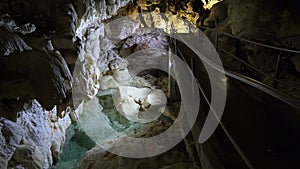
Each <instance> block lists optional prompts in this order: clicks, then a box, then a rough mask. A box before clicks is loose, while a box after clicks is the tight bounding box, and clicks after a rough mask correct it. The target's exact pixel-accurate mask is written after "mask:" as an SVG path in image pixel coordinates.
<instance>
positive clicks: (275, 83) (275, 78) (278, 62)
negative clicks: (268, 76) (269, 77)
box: [273, 52, 282, 89]
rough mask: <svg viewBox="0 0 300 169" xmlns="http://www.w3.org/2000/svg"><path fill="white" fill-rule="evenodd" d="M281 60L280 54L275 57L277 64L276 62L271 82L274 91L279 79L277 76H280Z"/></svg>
mask: <svg viewBox="0 0 300 169" xmlns="http://www.w3.org/2000/svg"><path fill="white" fill-rule="evenodd" d="M281 60H282V53H281V52H280V53H279V55H278V56H277V62H276V70H275V77H274V81H273V87H274V88H275V89H276V88H277V86H278V81H277V80H278V79H279V74H280V64H281Z"/></svg>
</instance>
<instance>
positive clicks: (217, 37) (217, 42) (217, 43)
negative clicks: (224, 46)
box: [215, 31, 219, 52]
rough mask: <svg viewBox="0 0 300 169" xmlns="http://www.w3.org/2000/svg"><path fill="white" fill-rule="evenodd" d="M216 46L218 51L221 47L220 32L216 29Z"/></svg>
mask: <svg viewBox="0 0 300 169" xmlns="http://www.w3.org/2000/svg"><path fill="white" fill-rule="evenodd" d="M215 48H216V51H217V52H218V48H219V32H218V31H216V37H215Z"/></svg>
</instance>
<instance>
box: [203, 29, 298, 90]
mask: <svg viewBox="0 0 300 169" xmlns="http://www.w3.org/2000/svg"><path fill="white" fill-rule="evenodd" d="M200 27H201V28H206V29H209V30H212V31H215V32H216V35H215V47H216V49H217V50H220V51H222V52H224V53H226V54H228V55H230V56H231V57H233V58H234V59H235V60H237V61H239V62H240V63H242V64H244V65H246V66H247V67H249V68H251V69H253V70H255V71H257V72H259V73H260V74H262V75H264V76H268V74H267V73H265V72H262V71H261V70H259V69H257V68H256V67H254V66H253V65H251V64H249V63H247V62H245V61H243V60H241V59H239V58H238V57H237V56H235V55H234V54H232V53H230V52H228V51H226V50H225V49H223V48H220V47H219V36H220V35H225V36H228V37H230V38H233V39H236V40H240V41H245V42H248V43H251V44H255V45H259V46H262V47H266V48H270V49H274V50H278V51H280V54H279V55H278V56H277V57H278V58H277V62H276V71H275V77H270V78H271V79H272V80H273V87H274V88H277V84H278V83H280V84H282V85H285V86H287V87H290V88H293V89H296V90H299V91H300V88H299V87H296V86H293V85H291V84H289V83H286V82H284V81H282V80H279V74H280V69H279V67H280V64H281V60H282V55H281V54H282V52H290V53H295V54H300V51H298V50H292V49H286V48H281V47H276V46H272V45H267V44H263V43H259V42H255V41H251V40H248V39H244V38H241V37H237V36H234V35H231V34H229V33H225V32H221V31H218V30H216V29H211V28H207V27H203V26H200Z"/></svg>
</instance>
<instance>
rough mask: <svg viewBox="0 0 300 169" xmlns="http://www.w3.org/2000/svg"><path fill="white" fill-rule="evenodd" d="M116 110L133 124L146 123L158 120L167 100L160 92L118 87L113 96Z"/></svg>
mask: <svg viewBox="0 0 300 169" xmlns="http://www.w3.org/2000/svg"><path fill="white" fill-rule="evenodd" d="M113 100H114V104H115V107H116V109H117V110H118V111H119V113H120V114H121V115H123V116H124V117H125V118H127V119H128V120H130V121H133V122H141V123H147V122H150V121H153V120H155V119H156V118H158V117H159V116H160V115H161V113H163V111H164V109H165V105H166V103H167V99H166V96H165V94H164V93H163V92H162V91H161V90H151V89H149V88H136V87H130V86H121V87H118V89H117V92H116V93H114V94H113Z"/></svg>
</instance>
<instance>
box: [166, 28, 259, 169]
mask: <svg viewBox="0 0 300 169" xmlns="http://www.w3.org/2000/svg"><path fill="white" fill-rule="evenodd" d="M173 31H174V30H171V31H170V39H171V40H172V42H173V43H174V44H176V39H175V38H172V35H171V34H172V33H173ZM175 50H178V53H179V55H180V56H181V58H182V59H183V61H184V62H185V63H187V61H186V59H185V57H184V55H183V53H182V52H181V50H180V49H178V48H177V49H175ZM191 64H193V63H191ZM193 73H194V72H193ZM196 83H197V86H198V88H199V90H200V92H201V93H202V95H203V97H204V99H205V101H206V103H207V104H208V106H209V107H210V108H211V110H212V112H213V113H214V115H215V117H216V118H217V119H218V116H217V115H216V113H215V111H214V108H213V107H212V106H211V105H210V101H209V99H208V97H207V95H206V93H205V92H204V90H203V87H202V86H201V84H200V82H199V81H198V79H196ZM219 124H220V126H221V128H222V129H223V131H224V132H225V134H226V136H227V137H228V138H229V140H230V142H231V143H232V145H233V146H234V148H235V149H236V150H237V152H238V153H239V155H240V156H241V158H242V159H243V160H244V162H245V164H246V165H247V166H248V167H249V169H255V168H254V167H253V165H252V163H251V162H250V160H249V159H248V158H247V156H246V155H245V153H244V152H243V151H242V150H241V148H240V147H239V145H238V144H237V142H236V141H235V140H234V138H233V137H232V135H231V134H230V132H229V130H228V129H227V128H226V126H225V125H224V124H223V122H221V120H219ZM197 127H198V128H199V126H197Z"/></svg>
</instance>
